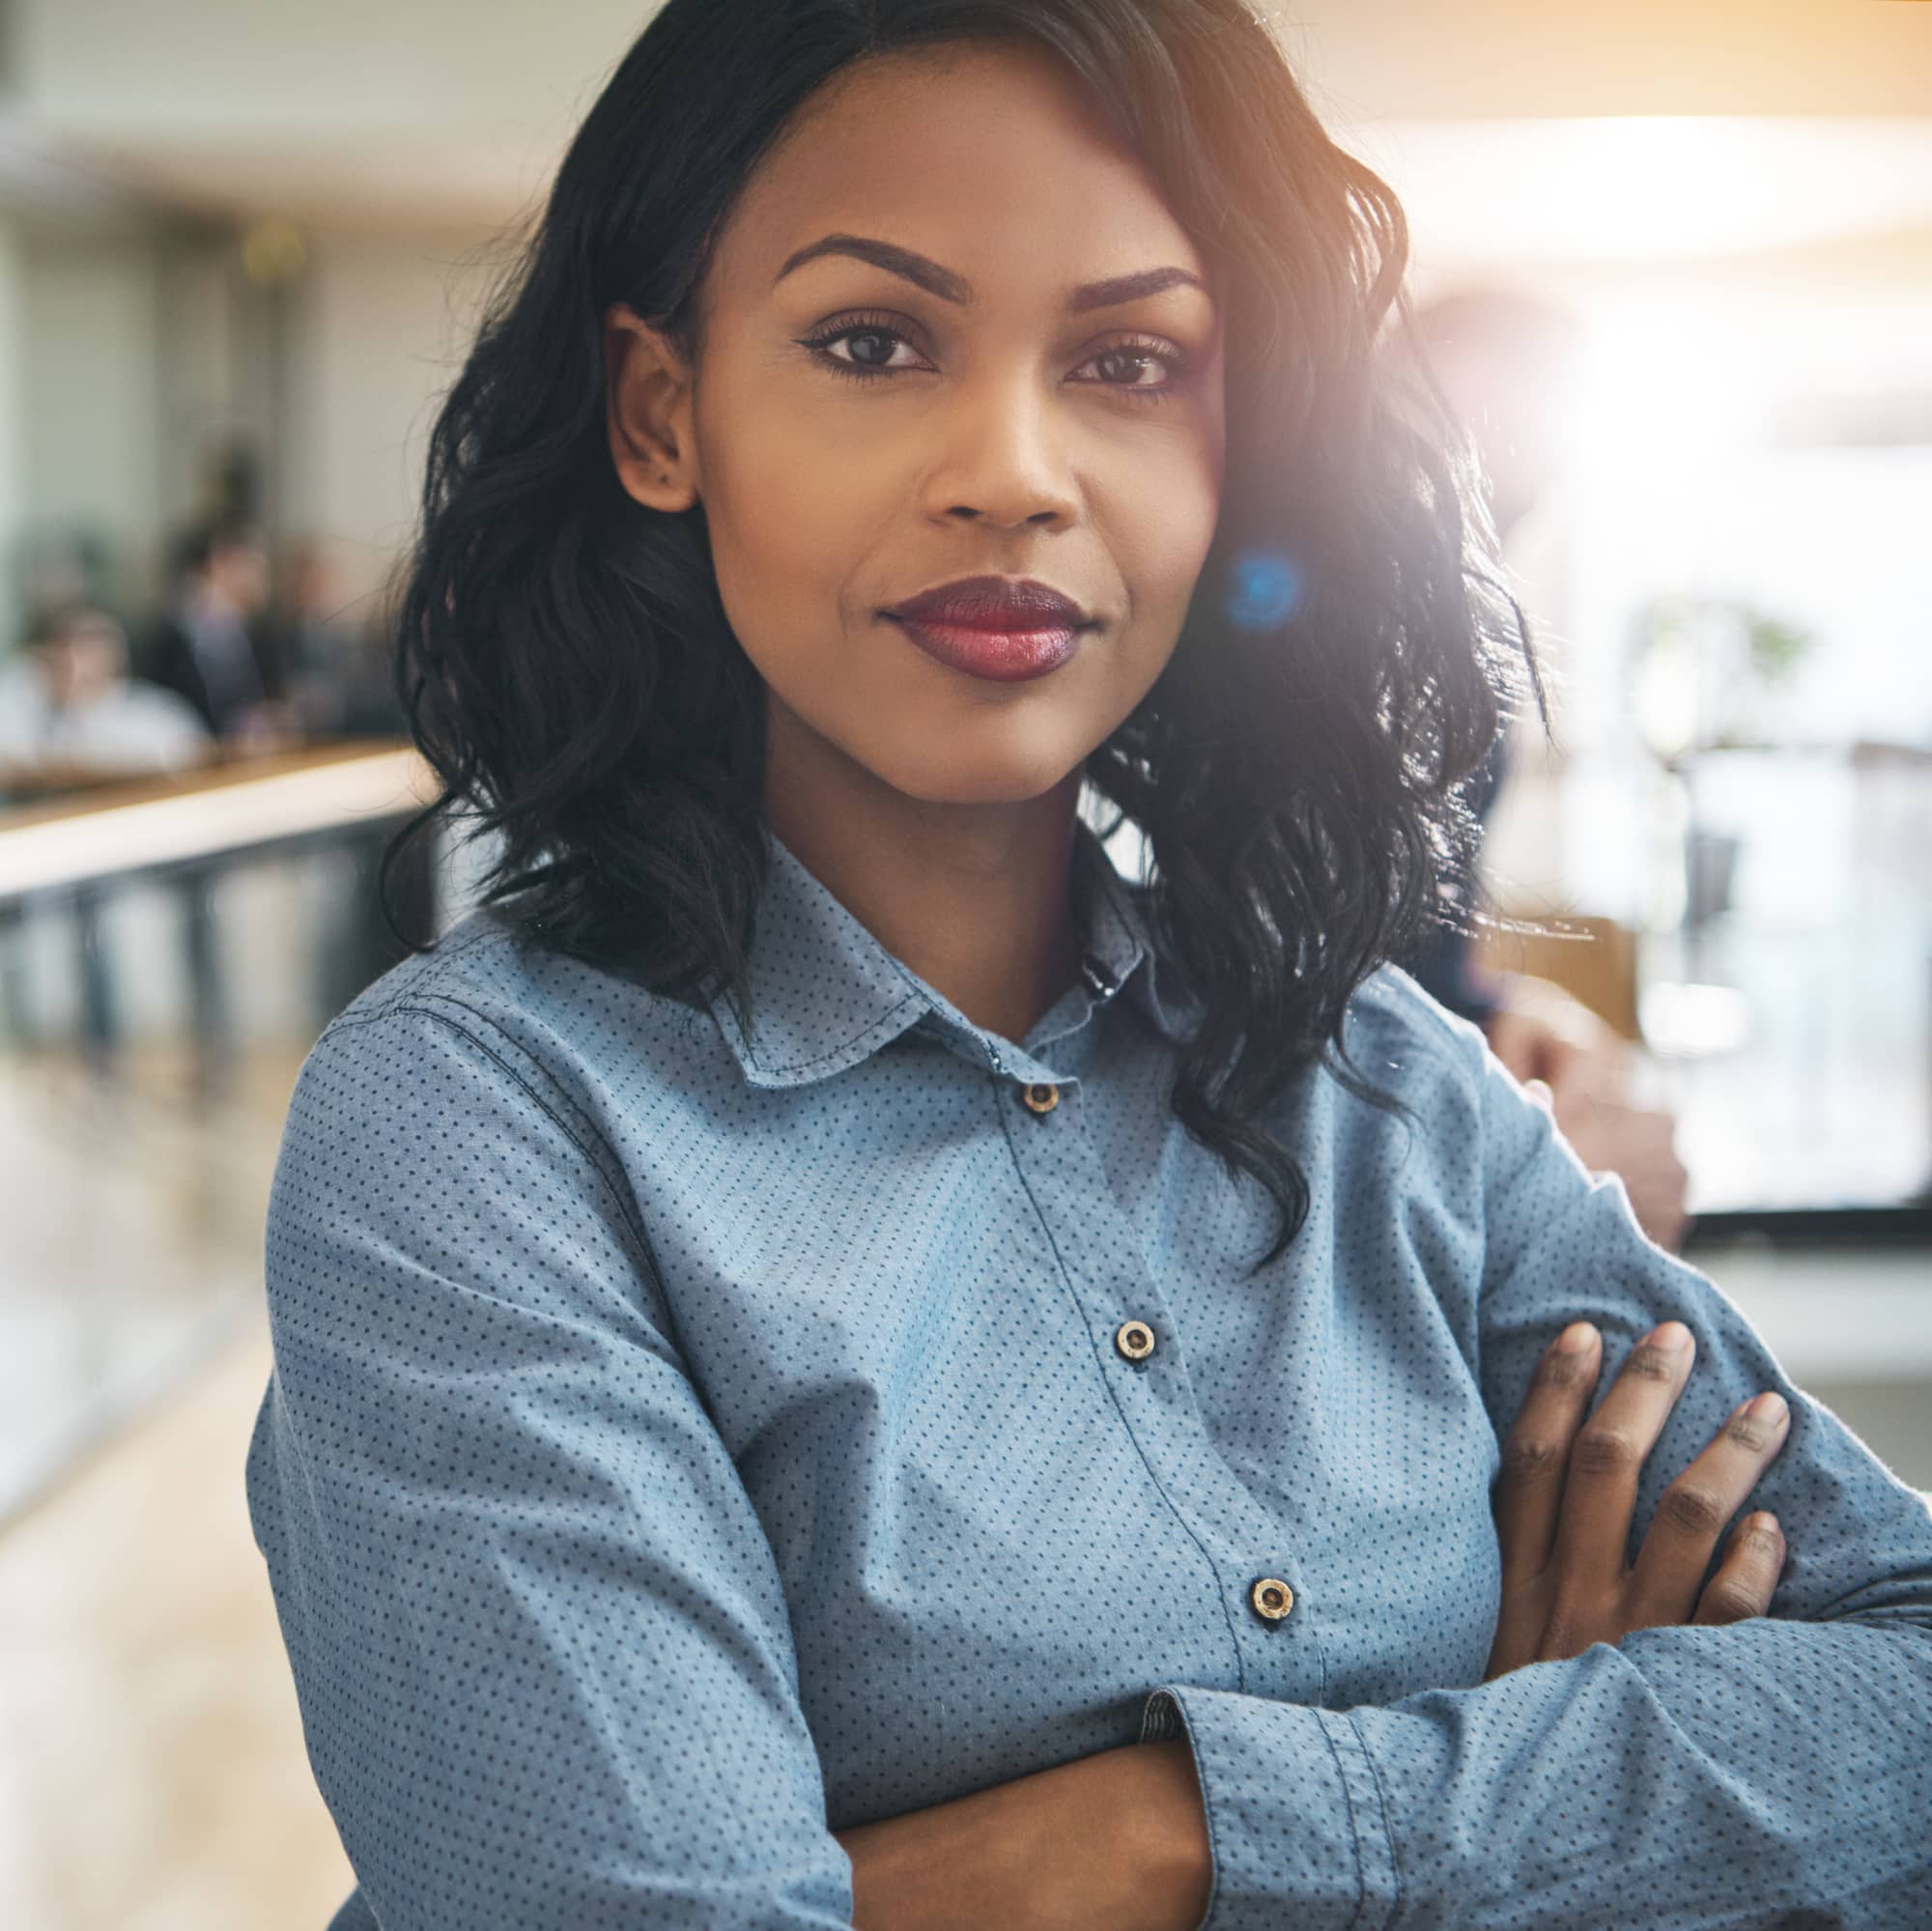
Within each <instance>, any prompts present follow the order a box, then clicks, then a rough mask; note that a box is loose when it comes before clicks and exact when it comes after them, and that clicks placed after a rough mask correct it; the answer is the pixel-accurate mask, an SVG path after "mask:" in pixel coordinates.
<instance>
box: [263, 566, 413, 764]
mask: <svg viewBox="0 0 1932 1931" xmlns="http://www.w3.org/2000/svg"><path fill="white" fill-rule="evenodd" d="M361 601H367V602H372V603H380V599H373V600H355V599H349V598H345V596H344V594H343V588H342V573H341V570H340V567H339V566H338V564H337V562H336V560H335V556H334V554H333V553H332V551H331V549H330V546H329V544H328V542H327V539H325V538H320V537H311V538H309V539H307V540H305V541H303V542H301V543H299V544H298V546H297V547H296V552H295V556H294V559H293V561H292V563H291V564H290V568H289V574H288V594H287V604H288V616H287V619H286V622H285V624H284V626H283V633H282V634H283V636H284V638H285V639H286V647H287V657H288V666H289V700H290V706H291V709H292V711H293V713H294V715H295V718H296V720H297V722H298V724H299V726H300V728H301V729H302V730H303V731H304V733H306V734H311V735H316V736H331V737H394V738H404V737H407V736H408V735H409V718H408V715H407V713H406V712H405V710H404V708H403V703H402V699H401V698H400V697H399V696H397V695H396V691H395V687H394V682H393V678H392V673H391V660H390V656H389V642H390V635H391V634H390V631H389V629H388V627H387V624H386V622H385V620H384V619H385V614H386V613H385V612H384V611H380V610H378V611H375V612H374V613H373V614H371V613H366V612H363V613H358V611H357V608H356V606H357V603H358V602H361Z"/></svg>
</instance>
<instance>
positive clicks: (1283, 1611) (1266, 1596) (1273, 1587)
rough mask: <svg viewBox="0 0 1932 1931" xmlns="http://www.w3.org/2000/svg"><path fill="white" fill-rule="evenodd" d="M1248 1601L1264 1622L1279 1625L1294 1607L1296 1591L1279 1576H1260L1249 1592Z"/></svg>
mask: <svg viewBox="0 0 1932 1931" xmlns="http://www.w3.org/2000/svg"><path fill="white" fill-rule="evenodd" d="M1248 1601H1249V1602H1250V1603H1252V1604H1254V1605H1255V1614H1256V1615H1258V1616H1260V1617H1262V1618H1263V1619H1264V1621H1266V1622H1270V1623H1278V1622H1280V1621H1281V1619H1282V1618H1283V1617H1284V1616H1285V1615H1287V1614H1288V1612H1289V1611H1290V1610H1291V1609H1292V1608H1293V1607H1294V1591H1293V1589H1291V1588H1290V1587H1289V1586H1288V1584H1287V1583H1286V1582H1284V1581H1283V1580H1282V1579H1281V1577H1280V1576H1256V1578H1255V1586H1254V1587H1253V1588H1252V1589H1250V1590H1249V1591H1248Z"/></svg>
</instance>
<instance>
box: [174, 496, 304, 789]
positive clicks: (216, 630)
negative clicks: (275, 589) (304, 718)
mask: <svg viewBox="0 0 1932 1931" xmlns="http://www.w3.org/2000/svg"><path fill="white" fill-rule="evenodd" d="M139 668H140V670H141V672H142V674H143V675H144V676H146V677H148V678H150V679H152V680H153V681H154V682H155V683H156V684H159V685H162V686H164V687H165V688H166V689H168V690H171V691H174V692H177V693H179V694H180V695H181V696H183V697H185V698H186V699H187V701H188V702H189V703H190V704H192V705H193V706H194V708H195V710H196V711H197V712H198V713H199V714H200V716H201V719H202V722H203V723H204V724H206V725H207V726H208V728H209V730H210V731H211V732H213V735H214V736H215V737H216V738H217V739H219V740H220V742H221V743H222V745H223V746H224V747H232V748H234V749H236V750H240V751H243V752H247V751H257V750H273V749H275V748H277V747H278V746H280V745H282V744H284V743H286V742H287V741H288V740H289V739H290V738H291V737H293V736H294V735H295V733H296V731H297V729H298V721H297V718H296V716H295V714H294V713H293V712H292V710H291V709H290V707H289V704H288V701H287V667H286V664H285V662H284V652H283V649H282V646H281V643H280V640H279V638H278V636H277V634H276V631H275V628H274V626H273V624H272V623H271V621H270V612H269V553H268V547H267V543H266V541H265V539H264V537H263V535H262V533H261V531H260V530H259V529H258V528H257V527H256V526H255V525H252V524H249V523H245V522H241V521H239V520H235V519H221V520H217V521H215V522H213V523H212V524H206V525H198V526H197V527H195V528H192V529H190V530H188V531H187V532H186V533H185V535H184V536H183V537H182V538H181V539H180V541H179V542H178V543H177V545H176V547H175V553H174V577H173V584H172V589H171V592H170V594H169V597H168V600H167V602H166V605H165V606H164V608H163V609H162V610H161V611H160V612H159V613H158V615H157V616H156V618H155V620H154V622H153V624H152V626H151V627H150V629H149V632H148V635H147V637H146V639H145V642H144V647H143V650H142V653H141V656H140V660H139Z"/></svg>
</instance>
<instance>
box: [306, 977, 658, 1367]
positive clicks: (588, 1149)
mask: <svg viewBox="0 0 1932 1931" xmlns="http://www.w3.org/2000/svg"><path fill="white" fill-rule="evenodd" d="M427 999H437V1000H440V1001H441V1002H442V1003H443V1004H445V1005H449V1006H454V1007H455V1008H457V1009H458V1011H460V1012H464V1013H467V1014H469V1017H470V1018H471V1019H473V1020H475V1022H476V1023H477V1025H479V1026H481V1027H483V1028H485V1029H487V1030H488V1032H489V1033H491V1034H492V1035H493V1036H495V1037H496V1038H497V1039H500V1040H501V1041H502V1044H503V1046H504V1047H506V1048H507V1049H508V1051H509V1052H510V1053H513V1054H515V1055H516V1057H517V1059H518V1060H519V1061H522V1062H524V1063H526V1064H527V1065H530V1066H531V1067H533V1068H534V1069H535V1071H536V1072H537V1074H538V1075H539V1077H540V1078H541V1079H542V1080H543V1082H544V1084H545V1085H546V1086H547V1087H549V1088H551V1089H552V1090H553V1091H554V1093H555V1099H556V1104H553V1103H552V1101H551V1100H550V1099H549V1098H547V1097H546V1096H545V1094H544V1093H540V1092H538V1090H537V1088H536V1087H535V1085H533V1084H532V1083H531V1081H530V1080H529V1079H528V1078H527V1077H526V1075H525V1074H524V1073H523V1072H522V1071H521V1070H520V1069H519V1067H518V1066H517V1065H512V1064H511V1062H510V1060H509V1059H507V1058H506V1057H505V1056H504V1054H503V1053H502V1052H499V1051H498V1050H497V1047H496V1046H494V1045H492V1044H491V1042H490V1040H489V1039H486V1038H484V1037H482V1036H479V1035H478V1034H477V1033H476V1032H474V1031H473V1030H472V1029H471V1028H470V1027H469V1026H467V1025H465V1024H464V1023H463V1022H462V1021H461V1020H459V1019H454V1018H452V1017H451V1016H450V1015H449V1014H448V1013H447V1012H441V1011H439V1010H438V1009H437V1008H435V1007H433V1006H429V1005H425V1004H420V1003H418V1002H419V1001H421V1000H427ZM404 1012H413V1013H415V1014H417V1015H418V1016H419V1017H421V1018H424V1019H433V1020H435V1021H437V1022H438V1023H439V1024H440V1025H443V1026H447V1027H448V1028H449V1030H450V1031H451V1032H452V1033H454V1034H456V1035H457V1036H459V1037H461V1038H464V1039H468V1040H469V1043H470V1044H471V1045H472V1046H474V1047H475V1048H476V1050H477V1051H478V1052H479V1053H483V1054H485V1055H487V1056H488V1057H489V1058H490V1059H492V1060H494V1061H495V1062H496V1064H497V1065H498V1066H500V1067H501V1068H502V1070H503V1072H504V1073H505V1074H506V1075H507V1076H508V1077H509V1078H510V1079H513V1080H515V1081H516V1083H517V1084H518V1086H520V1087H521V1088H523V1090H524V1092H525V1093H527V1094H528V1095H529V1098H530V1101H531V1103H532V1104H533V1105H534V1106H536V1107H537V1108H539V1109H540V1110H541V1111H542V1112H543V1114H544V1115H545V1116H546V1117H547V1118H548V1119H549V1120H550V1121H551V1122H553V1123H554V1125H555V1127H556V1128H557V1130H558V1131H559V1132H560V1133H562V1134H563V1135H564V1137H565V1138H566V1139H568V1140H569V1141H570V1143H571V1144H572V1145H573V1146H574V1147H575V1148H576V1149H577V1150H578V1151H579V1152H580V1153H582V1155H583V1157H584V1159H585V1160H587V1161H588V1162H589V1163H590V1166H591V1168H592V1170H593V1171H594V1172H595V1173H596V1175H597V1178H598V1179H599V1180H601V1181H602V1182H603V1185H604V1190H605V1192H606V1193H607V1194H608V1195H609V1196H610V1199H611V1206H612V1207H615V1208H616V1210H617V1213H618V1216H619V1218H620V1219H621V1220H622V1221H623V1223H624V1225H625V1227H626V1228H627V1229H628V1230H629V1231H630V1234H631V1235H632V1237H633V1238H634V1239H635V1240H636V1241H637V1243H638V1251H639V1253H640V1254H641V1255H642V1256H643V1259H644V1265H645V1267H646V1268H647V1269H648V1271H649V1274H650V1278H651V1285H652V1287H653V1288H654V1289H655V1290H656V1291H657V1296H658V1302H659V1310H660V1313H661V1315H662V1318H663V1320H664V1323H665V1330H666V1333H667V1335H668V1338H669V1339H670V1341H671V1343H672V1345H673V1346H674V1347H675V1348H676V1349H677V1350H678V1353H679V1355H680V1356H682V1355H683V1353H684V1348H683V1343H682V1341H681V1340H680V1339H679V1337H678V1335H677V1331H676V1326H675V1322H674V1320H673V1319H672V1315H671V1305H670V1294H669V1292H668V1289H667V1288H666V1285H665V1273H664V1267H663V1265H662V1264H660V1262H659V1260H658V1254H657V1248H656V1246H655V1245H654V1243H653V1242H652V1240H651V1236H650V1234H649V1231H648V1230H647V1229H646V1228H645V1226H644V1224H643V1219H642V1216H641V1215H640V1214H639V1211H638V1204H637V1202H636V1200H635V1199H633V1198H632V1197H631V1195H630V1193H629V1192H628V1190H627V1189H625V1188H623V1187H620V1186H619V1185H618V1184H617V1183H616V1181H615V1180H614V1179H613V1178H612V1171H613V1170H615V1171H616V1172H618V1173H621V1172H622V1171H623V1162H622V1161H621V1160H619V1159H618V1158H617V1155H616V1152H615V1150H613V1149H612V1148H611V1143H610V1141H609V1140H607V1139H606V1138H605V1137H604V1135H603V1134H602V1133H601V1132H600V1131H599V1130H598V1128H597V1127H596V1125H595V1124H594V1122H591V1121H590V1120H588V1119H587V1118H585V1117H584V1116H583V1112H582V1108H581V1107H579V1106H578V1105H577V1104H576V1103H575V1102H574V1101H573V1100H572V1099H571V1098H570V1096H569V1095H568V1094H567V1093H564V1092H563V1091H562V1089H561V1088H559V1087H557V1085H556V1081H555V1079H554V1077H553V1076H552V1075H551V1073H550V1072H549V1070H548V1069H547V1068H545V1067H544V1066H543V1065H540V1064H539V1063H538V1062H537V1061H535V1060H533V1059H531V1057H530V1055H529V1054H528V1053H526V1051H525V1050H524V1049H523V1048H522V1047H521V1046H519V1045H518V1044H517V1042H516V1041H515V1040H514V1039H513V1038H511V1037H510V1036H509V1035H508V1034H507V1033H505V1032H504V1031H503V1029H502V1028H501V1027H500V1026H498V1025H497V1023H496V1022H495V1021H494V1020H492V1019H491V1018H489V1017H488V1016H487V1015H486V1014H484V1013H481V1012H478V1011H477V1010H476V1008H474V1007H473V1006H466V1005H465V1004H464V1003H463V1001H461V1000H460V999H454V998H451V997H450V995H449V994H447V993H438V992H415V993H404V994H401V995H399V996H398V997H397V998H395V999H393V1000H390V1001H387V1002H386V1003H384V1005H383V1006H381V1007H379V1008H377V1009H376V1010H375V1011H373V1012H358V1013H355V1014H352V1015H347V1016H343V1015H338V1016H337V1017H336V1018H335V1019H334V1020H332V1021H331V1022H330V1023H329V1025H328V1026H327V1028H326V1029H325V1031H324V1033H323V1036H322V1037H323V1038H325V1039H326V1038H327V1036H329V1034H331V1033H334V1032H336V1031H338V1030H347V1029H348V1028H350V1027H352V1026H370V1025H374V1024H375V1023H376V1022H377V1021H378V1020H380V1019H386V1018H389V1017H391V1016H393V1015H395V1014H397V1013H404ZM316 1043H317V1044H318V1045H320V1044H321V1043H322V1040H321V1039H318V1040H317V1042H316ZM562 1109H567V1111H568V1112H569V1114H571V1115H572V1116H574V1117H575V1120H576V1122H577V1123H573V1121H572V1119H567V1118H566V1117H565V1112H564V1110H562ZM580 1126H581V1127H582V1130H581V1131H580Z"/></svg>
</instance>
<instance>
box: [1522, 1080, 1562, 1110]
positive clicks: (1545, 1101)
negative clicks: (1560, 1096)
mask: <svg viewBox="0 0 1932 1931" xmlns="http://www.w3.org/2000/svg"><path fill="white" fill-rule="evenodd" d="M1522 1090H1523V1092H1524V1093H1528V1095H1529V1096H1530V1098H1531V1099H1533V1100H1535V1102H1536V1103H1537V1105H1538V1106H1540V1107H1542V1108H1543V1110H1544V1111H1545V1112H1546V1113H1548V1112H1549V1111H1551V1110H1552V1109H1553V1107H1554V1105H1555V1100H1554V1097H1553V1095H1552V1094H1551V1093H1550V1091H1549V1083H1548V1081H1547V1080H1540V1079H1526V1080H1524V1081H1523V1083H1522Z"/></svg>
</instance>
